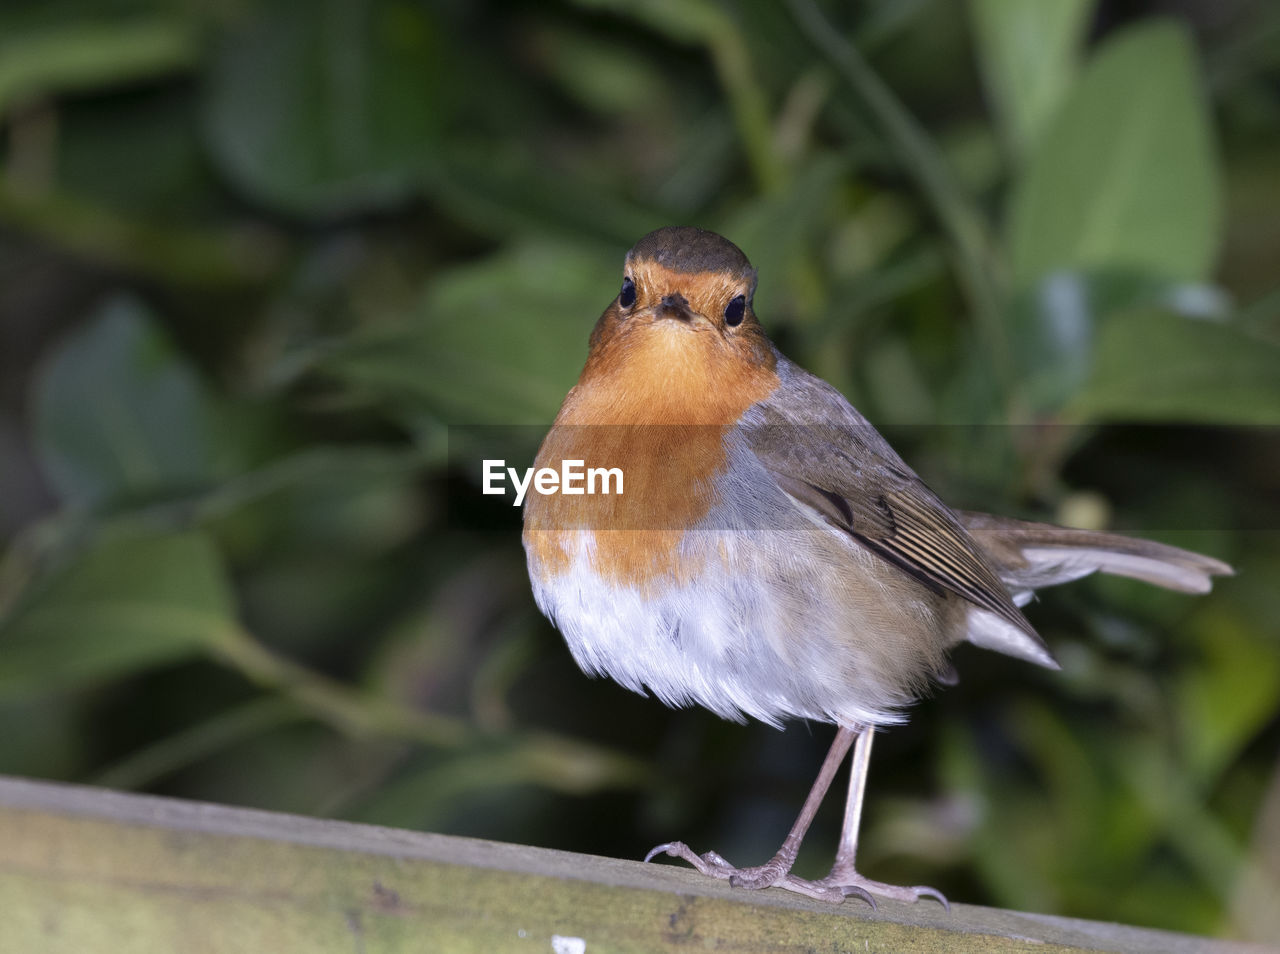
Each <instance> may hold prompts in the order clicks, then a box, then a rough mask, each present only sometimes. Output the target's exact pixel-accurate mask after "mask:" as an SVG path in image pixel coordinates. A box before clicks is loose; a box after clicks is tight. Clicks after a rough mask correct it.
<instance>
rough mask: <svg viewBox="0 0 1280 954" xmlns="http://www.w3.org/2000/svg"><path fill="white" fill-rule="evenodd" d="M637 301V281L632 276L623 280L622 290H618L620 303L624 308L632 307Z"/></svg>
mask: <svg viewBox="0 0 1280 954" xmlns="http://www.w3.org/2000/svg"><path fill="white" fill-rule="evenodd" d="M635 303H636V283H635V282H633V281H632V280H631V278H630V276H628V277H626V278H624V279H623V280H622V291H620V292H618V304H619V305H621V306H622V307H623V308H630V307H631V306H632V305H634V304H635Z"/></svg>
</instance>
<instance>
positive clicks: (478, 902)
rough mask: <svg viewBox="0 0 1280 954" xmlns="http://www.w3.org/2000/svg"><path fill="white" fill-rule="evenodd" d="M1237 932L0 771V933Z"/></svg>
mask: <svg viewBox="0 0 1280 954" xmlns="http://www.w3.org/2000/svg"><path fill="white" fill-rule="evenodd" d="M694 950H696V951H703V950H709V951H742V952H766V951H767V952H772V954H799V952H810V951H814V952H859V954H860V952H873V951H878V952H910V951H929V952H943V951H945V952H968V951H974V952H976V951H982V952H991V951H999V952H1003V951H1034V952H1036V954H1043V952H1058V951H1149V952H1153V954H1154V952H1159V954H1184V952H1213V954H1220V952H1243V951H1261V950H1263V948H1260V947H1256V946H1251V945H1244V944H1235V943H1231V942H1224V941H1215V940H1209V939H1205V938H1196V937H1190V936H1186V935H1178V934H1170V933H1166V932H1161V931H1151V930H1145V929H1139V928H1132V927H1124V926H1121V925H1115V924H1102V923H1096V922H1088V921H1078V920H1073V919H1070V918H1059V917H1048V916H1044V915H1035V914H1019V913H1016V912H1012V911H1000V910H994V909H990V908H979V907H972V906H969V905H963V904H957V905H953V907H952V910H951V912H950V913H949V914H948V913H947V912H945V911H944V910H943V909H942V908H941V907H940V906H938V905H936V904H932V903H921V904H917V905H912V906H908V905H901V904H895V903H892V902H882V903H881V905H880V908H879V910H878V911H874V912H873V911H871V910H870V909H869V908H868V907H867V906H866V905H864V904H859V903H856V902H849V903H847V904H844V905H841V906H839V907H834V908H833V907H830V906H826V905H821V904H818V903H816V902H809V901H807V900H805V899H802V898H798V897H795V896H793V895H789V894H786V893H785V892H781V891H773V890H771V891H765V892H752V893H748V892H743V891H736V890H733V889H731V888H729V887H728V886H727V885H725V884H723V883H720V882H715V881H711V880H708V879H706V878H703V877H701V876H699V875H697V874H695V873H693V872H691V871H688V870H684V869H681V868H676V867H671V866H664V865H645V864H639V863H637V862H634V861H618V860H615V859H611V858H597V857H592V856H588V855H575V854H569V853H567V852H561V851H549V850H546V849H542V848H528V847H524V846H521V845H508V844H499V843H495V842H487V841H477V840H474V839H469V838H454V837H448V836H444V835H431V834H422V833H419V832H410V831H397V830H393V829H387V828H377V827H373V826H368V825H355V824H350V823H346V822H337V821H325V820H321V819H314V818H302V817H297V816H292V815H281V814H273V813H269V812H261V811H251V810H246V809H240V808H229V807H226V806H221V805H207V804H202V803H197V802H185V801H178V800H174V799H166V798H155V797H151V796H142V795H130V794H122V793H119V792H112V791H107V790H102V789H91V788H81V787H76V786H69V785H57V784H48V783H43V782H32V781H25V780H21V779H12V778H3V777H0V952H3V954H44V952H68V954H70V952H75V954H105V952H112V954H115V952H129V954H134V952H137V954H151V952H169V951H173V952H181V954H185V952H194V954H205V952H209V954H221V952H236V954H241V952H263V954H292V952H302V951H305V952H308V954H324V952H330V951H333V952H337V951H341V952H343V954H352V952H358V954H374V952H385V951H396V952H399V951H404V952H409V951H413V952H431V954H434V952H445V954H452V952H461V954H465V952H476V954H481V952H483V954H497V952H508V951H510V952H521V954H543V952H555V954H577V952H584V954H601V952H654V951H694Z"/></svg>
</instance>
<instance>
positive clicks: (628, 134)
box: [0, 0, 1280, 940]
mask: <svg viewBox="0 0 1280 954" xmlns="http://www.w3.org/2000/svg"><path fill="white" fill-rule="evenodd" d="M1277 170H1280V9H1278V8H1277V7H1276V5H1275V4H1273V3H1267V2H1264V0H1257V2H1247V0H1227V2H1210V0H1199V2H1196V0H1186V2H1173V0H1168V2H1163V3H1162V2H1156V0H1145V2H1139V0H1124V2H1120V0H1107V2H1091V0H1055V2H1052V3H1050V2H1042V0H971V2H967V3H960V2H951V0H932V2H928V0H880V2H863V3H852V4H851V3H834V2H832V3H818V4H815V3H813V0H785V2H781V0H780V2H760V3H751V2H747V0H741V2H737V3H733V2H728V0H725V2H717V0H628V2H625V3H624V2H621V0H559V2H546V3H535V2H531V0H530V2H524V3H521V2H509V3H501V2H475V3H466V2H461V0H455V2H446V0H440V2H417V0H315V2H302V0H280V2H274V0H273V2H265V0H263V2H258V0H234V2H225V3H215V2H212V0H208V2H202V0H170V2H166V0H98V2H92V0H40V2H35V0H7V2H5V3H4V4H3V6H0V462H2V463H0V541H2V543H3V560H2V562H0V772H8V773H17V774H25V775H31V776H37V777H45V778H58V779H68V780H74V781H79V782H89V783H94V784H103V785H111V786H117V787H124V788H137V789H145V790H150V791H157V792H163V793H169V794H175V795H182V796H189V797H197V798H205V799H213V800H219V801H226V802H231V803H237V804H247V805H255V806H262V807H268V808H276V809H283V810H288V811H296V812H307V813H315V814H322V815H332V816H335V817H343V818H353V819H361V820H369V821H376V822H381V823H386V824H392V825H400V826H409V827H420V828H426V829H431V830H435V831H443V832H457V833H465V834H473V835H480V836H484V837H490V838H500V839H509V840H515V841H521V842H527V843H532V844H537V845H548V846H554V847H558V848H566V849H576V850H583V851H591V852H596V853H601V854H613V855H618V856H622V857H639V856H641V855H643V854H644V852H645V851H646V850H647V849H648V847H649V846H650V845H652V844H653V843H656V842H659V841H664V840H667V839H669V838H673V837H682V838H685V839H686V840H688V841H690V842H691V843H692V844H693V845H694V846H695V847H697V848H699V849H703V848H708V847H713V846H714V847H715V848H717V849H719V850H720V851H721V852H723V853H724V854H726V855H727V856H728V857H730V858H731V859H732V860H734V861H737V862H740V863H751V862H756V861H760V860H763V859H764V858H765V857H767V856H768V854H769V853H770V852H771V851H772V850H773V848H774V847H775V846H776V844H777V842H778V841H779V840H780V838H781V836H782V834H783V833H784V831H785V829H786V827H787V825H788V824H789V823H790V820H791V817H792V816H793V814H794V812H795V811H796V810H797V809H798V808H799V805H800V802H801V800H802V798H803V794H804V792H805V790H806V789H807V786H808V784H809V782H810V780H811V778H812V776H813V774H814V772H815V771H816V768H817V765H818V763H819V761H820V758H821V754H822V751H823V748H824V747H825V745H826V743H827V741H828V737H829V733H830V730H829V729H828V728H826V727H823V726H812V727H806V726H803V725H797V726H793V727H791V728H790V729H789V730H788V731H787V732H786V733H785V734H780V733H777V732H775V731H773V730H770V729H766V728H763V727H760V726H751V727H745V728H743V727H738V726H734V725H730V724H725V723H721V722H719V721H717V720H716V719H714V718H713V717H711V716H709V715H707V714H705V713H701V712H670V711H667V710H666V709H664V708H663V707H662V706H660V705H658V704H657V703H654V702H652V701H649V700H645V699H642V698H640V697H639V696H635V695H632V694H628V693H626V692H625V691H623V690H621V689H619V688H617V687H616V686H613V685H611V684H609V683H604V682H592V681H589V680H587V679H585V678H584V677H582V676H581V675H580V674H579V673H578V672H577V670H576V669H575V668H574V666H573V663H572V661H571V660H570V658H569V656H568V653H567V652H566V651H565V650H564V647H563V645H562V644H561V642H560V640H559V637H558V636H556V634H555V633H554V632H553V631H552V629H551V628H550V627H549V625H548V624H547V623H546V622H545V621H544V620H542V619H541V617H540V616H539V615H538V614H537V611H536V609H535V608H534V606H533V603H532V600H531V599H530V595H529V589H528V583H527V580H526V578H525V575H524V568H523V555H522V553H521V550H520V545H519V516H518V512H516V511H515V510H513V509H512V508H511V507H510V506H509V505H508V504H506V503H504V502H502V501H500V500H497V499H496V498H493V497H485V496H482V495H481V494H479V492H478V478H479V475H478V472H477V471H476V469H475V467H474V466H473V465H469V464H467V463H466V462H467V461H473V460H475V459H476V457H477V456H483V455H486V454H489V453H494V455H495V456H506V457H508V458H509V460H510V461H511V463H513V464H514V465H517V466H527V464H528V462H529V459H530V457H531V455H532V452H533V448H534V445H535V442H536V439H537V435H538V434H539V433H540V432H541V430H542V429H543V428H545V425H546V424H547V423H548V422H549V421H550V419H551V417H552V416H553V414H554V412H555V409H556V407H557V406H558V403H559V401H560V399H561V397H562V396H563V394H564V392H565V391H566V390H567V389H568V387H569V386H570V385H571V384H572V382H573V380H574V378H575V376H576V374H577V371H578V368H579V367H580V365H581V362H582V359H583V357H584V355H585V350H586V336H587V333H588V331H589V330H590V327H591V325H592V323H593V321H594V319H595V318H596V316H597V315H598V314H599V312H600V311H601V310H602V309H603V308H604V306H605V305H606V304H607V303H608V302H609V300H610V299H611V298H612V296H613V295H614V294H615V293H616V288H617V285H618V282H619V279H620V276H621V272H620V264H621V256H622V254H623V253H624V251H625V250H626V248H627V247H628V246H629V245H630V244H631V243H632V242H634V241H635V239H636V238H638V237H639V236H640V235H642V234H643V233H644V232H646V231H648V230H649V229H650V228H653V227H656V226H659V225H663V224H671V223H689V224H698V225H702V226H706V227H711V228H715V229H718V230H720V231H722V232H723V233H725V234H726V235H728V236H729V237H730V238H732V239H733V240H734V241H735V242H737V243H738V244H739V245H740V246H741V247H742V248H743V249H744V250H745V251H746V252H747V253H748V255H749V256H750V257H751V258H752V260H753V262H754V263H755V264H756V265H757V267H758V268H759V269H760V275H761V281H760V290H759V294H758V296H757V301H756V305H757V311H758V313H759V314H760V315H761V317H762V320H763V322H764V324H765V326H766V328H767V329H768V330H769V332H770V333H771V334H772V335H773V336H774V337H775V339H776V340H777V341H779V342H780V344H781V346H782V347H783V348H784V350H785V351H786V352H787V353H788V354H790V355H791V356H792V357H793V358H795V359H796V360H798V361H799V362H800V363H802V364H803V365H805V366H806V367H809V368H810V369H812V370H814V371H815V372H817V373H819V374H821V375H823V376H824V377H826V378H828V379H829V380H831V381H832V382H833V383H834V384H836V385H837V386H838V387H839V388H841V390H843V391H844V393H845V394H847V395H848V396H849V398H850V399H851V400H852V401H853V402H854V403H855V404H857V405H858V406H859V407H860V408H861V409H862V410H863V411H864V412H866V413H867V414H868V416H870V417H871V418H872V420H874V421H875V422H877V423H878V424H881V425H882V426H884V428H885V430H886V432H887V433H888V434H889V436H890V437H891V439H892V440H893V441H894V442H895V443H896V444H897V445H898V447H899V448H900V450H902V452H903V453H904V455H905V456H907V458H908V460H909V461H911V462H912V463H913V465H915V466H916V467H917V468H918V469H919V470H920V471H921V473H922V474H923V475H924V476H925V477H926V479H927V480H929V481H930V483H931V484H933V485H934V486H935V488H936V489H938V490H939V491H940V492H942V493H943V494H944V496H946V497H947V498H948V499H949V500H951V501H952V502H953V503H955V504H956V505H957V506H963V507H969V508H980V509H992V510H997V511H1001V512H1007V513H1013V514H1020V515H1024V516H1032V517H1039V518H1043V519H1056V520H1060V521H1064V522H1072V523H1080V524H1083V525H1087V526H1098V527H1102V526H1108V527H1113V528H1118V529H1121V530H1125V531H1132V532H1136V533H1142V534H1146V535H1149V536H1152V537H1156V538H1160V539H1165V540H1169V541H1171V542H1176V543H1181V544H1183V545H1186V546H1191V547H1195V548H1199V549H1202V550H1204V551H1205V552H1208V553H1212V554H1214V555H1216V556H1219V557H1222V558H1223V559H1226V560H1229V561H1231V562H1232V563H1233V564H1235V565H1236V566H1237V567H1238V568H1239V569H1240V571H1241V572H1240V574H1239V576H1237V577H1236V578H1233V579H1230V580H1227V581H1225V582H1222V583H1221V584H1220V585H1219V586H1218V587H1217V588H1216V589H1215V591H1214V593H1213V594H1212V595H1211V596H1209V597H1205V598H1193V597H1188V596H1184V595H1178V594H1170V593H1165V592H1158V591H1155V590H1152V589H1150V588H1147V587H1144V586H1142V585H1141V584H1138V583H1133V582H1129V581H1116V580H1087V581H1084V582H1082V583H1079V584H1076V585H1073V586H1071V587H1068V588H1065V589H1063V590H1061V591H1055V592H1051V593H1049V594H1046V595H1045V596H1044V598H1043V599H1042V600H1041V601H1040V603H1039V604H1038V605H1036V606H1033V607H1031V610H1030V613H1031V616H1032V619H1033V620H1034V621H1035V622H1036V624H1037V625H1038V627H1039V628H1040V630H1041V632H1042V633H1043V634H1044V636H1045V637H1046V639H1047V640H1048V642H1049V643H1050V645H1052V646H1053V648H1054V651H1055V652H1056V654H1057V655H1058V657H1059V659H1060V660H1061V661H1062V663H1063V671H1062V672H1061V673H1048V672H1043V671H1040V670H1034V669H1032V668H1031V667H1028V666H1025V665H1023V664H1020V663H1016V662H1013V661H1010V660H1006V659H1003V658H999V657H996V656H994V655H993V654H989V653H983V652H979V651H976V650H963V651H961V652H959V653H958V654H957V663H958V668H959V670H960V673H961V677H962V678H961V683H960V685H959V686H958V687H957V688H955V689H950V690H947V691H945V692H940V693H939V694H938V695H937V696H936V697H935V698H932V699H929V700H926V701H924V702H923V703H922V704H921V705H920V706H918V707H917V708H916V710H915V711H914V713H913V720H912V722H911V724H910V725H909V726H907V727H904V728H897V729H893V730H891V731H889V732H886V733H885V734H884V735H883V738H882V739H881V740H880V742H879V743H878V745H877V753H876V761H875V765H874V766H873V770H872V775H871V794H870V801H869V805H868V815H867V819H866V826H865V835H864V845H863V852H862V855H861V860H862V864H863V867H864V868H865V870H866V871H867V872H868V873H869V874H871V875H873V876H877V877H883V878H885V879H889V880H893V879H905V880H908V881H912V882H916V881H923V882H926V883H930V884H934V885H937V886H938V887H940V888H942V889H943V890H945V891H947V892H948V893H949V894H950V895H951V896H952V897H953V898H955V899H957V900H963V901H970V902H982V903H988V904H996V905H1002V906H1009V907H1016V908H1025V909H1030V910H1037V911H1050V912H1059V913H1064V914H1074V915H1083V916H1088V917H1096V918H1109V919H1116V920H1121V921H1128V922H1134V923H1139V924H1152V925H1162V926H1168V927H1174V928H1182V929H1189V930H1194V931H1202V932H1209V933H1221V934H1229V935H1246V936H1255V937H1270V938H1271V939H1273V940H1274V939H1276V938H1278V937H1280V925H1278V924H1277V912H1276V909H1275V904H1274V899H1275V897H1277V896H1278V895H1280V888H1278V887H1277V885H1278V884H1280V857H1278V856H1280V776H1278V775H1277V748H1278V743H1280V639H1278V637H1277V625H1276V620H1277V617H1278V616H1280V586H1277V579H1278V578H1280V476H1278V475H1280V437H1278V433H1280V432H1277V430H1276V425H1277V424H1280V273H1278V272H1277V268H1276V262H1277V249H1280V175H1278V174H1277ZM838 801H839V800H838V799H834V800H833V805H832V806H829V810H828V811H826V812H824V813H823V814H822V815H821V816H820V818H819V823H818V826H817V827H816V829H815V831H814V833H813V835H812V837H811V843H810V845H809V846H808V849H807V850H806V852H805V853H804V854H803V855H802V858H801V869H802V870H803V871H804V872H807V873H812V874H818V873H821V872H822V871H824V870H825V865H826V863H827V862H828V861H829V854H830V851H831V850H832V849H833V847H834V840H835V829H836V825H837V824H838ZM1268 869H1269V872H1270V873H1269V874H1266V873H1265V872H1266V871H1267V870H1268ZM1259 872H1263V873H1259ZM1268 879H1270V880H1268Z"/></svg>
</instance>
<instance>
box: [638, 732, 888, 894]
mask: <svg viewBox="0 0 1280 954" xmlns="http://www.w3.org/2000/svg"><path fill="white" fill-rule="evenodd" d="M864 734H865V733H864ZM854 735H855V733H854V731H853V730H852V729H846V728H844V727H843V726H841V727H840V728H839V729H837V730H836V737H835V740H834V741H833V742H832V743H831V749H830V751H828V752H827V757H826V759H824V760H823V762H822V768H821V769H820V770H819V772H818V778H817V780H816V781H815V782H814V783H813V788H811V789H810V790H809V796H808V797H807V798H806V799H805V801H804V807H803V808H802V809H800V816H799V817H798V818H797V819H796V821H795V824H794V825H792V826H791V831H790V832H789V833H788V834H787V838H786V841H784V842H783V843H782V847H781V848H779V849H778V853H777V854H776V855H774V856H773V857H772V858H770V859H769V860H768V861H766V862H765V863H764V864H762V865H759V866H757V867H754V868H736V867H734V866H733V865H731V864H729V862H727V861H726V860H725V859H724V858H723V857H721V856H720V855H719V854H717V853H716V852H714V851H708V852H707V853H706V854H702V855H699V854H697V853H695V852H694V851H693V849H691V848H690V847H689V846H688V845H686V844H685V843H684V842H682V841H673V842H668V843H666V844H663V845H658V846H657V847H656V848H654V849H653V850H652V851H650V852H649V854H647V855H645V859H644V860H645V861H649V860H651V859H652V858H653V857H654V856H655V855H659V854H663V853H666V854H668V855H671V856H672V857H674V858H683V859H684V860H685V861H687V862H689V864H691V865H693V866H694V867H695V868H697V869H698V870H699V871H701V872H702V873H703V874H704V875H710V876H711V877H713V878H722V879H727V880H728V881H729V883H730V884H732V885H734V886H735V887H742V888H753V889H754V888H770V887H779V888H786V889H787V890H788V891H795V892H798V893H799V894H805V895H808V896H809V897H811V898H818V899H819V900H822V901H833V902H840V901H843V900H844V898H845V895H846V894H848V893H853V894H857V893H859V892H858V891H857V890H856V889H854V890H853V891H852V892H848V891H845V890H844V889H843V886H841V885H835V884H827V883H825V882H816V881H806V880H804V879H803V878H797V877H795V876H794V875H793V874H791V866H792V865H794V864H795V862H796V855H797V854H798V853H799V851H800V842H801V841H803V840H804V836H805V832H807V831H808V830H809V825H810V824H812V823H813V816H814V815H816V814H817V813H818V806H819V805H821V804H822V798H823V796H824V795H826V794H827V789H828V788H830V787H831V781H832V779H834V778H835V775H836V772H838V771H839V770H840V763H841V762H843V761H844V757H845V755H846V754H847V753H848V751H849V746H850V745H851V744H852V743H853V739H854ZM873 903H874V902H873Z"/></svg>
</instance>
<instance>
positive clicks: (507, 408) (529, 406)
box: [325, 243, 622, 424]
mask: <svg viewBox="0 0 1280 954" xmlns="http://www.w3.org/2000/svg"><path fill="white" fill-rule="evenodd" d="M621 280H622V251H621V250H620V249H618V250H611V251H606V252H601V251H599V250H597V249H587V248H584V247H582V246H575V245H568V244H553V243H538V244H529V245H522V246H517V247H515V248H513V249H510V250H507V251H505V252H501V253H499V254H497V255H494V256H492V257H491V258H489V259H487V260H485V261H482V262H480V263H479V264H476V265H468V266H463V267H460V268H456V269H454V270H452V271H450V272H448V273H446V274H445V275H443V276H442V277H441V278H439V279H437V280H436V281H435V282H434V283H433V284H431V285H430V286H429V287H428V288H427V290H426V293H425V294H424V296H423V300H422V305H421V307H420V308H419V309H418V311H417V312H416V313H415V314H414V315H413V316H412V317H411V319H410V320H409V321H408V322H406V324H405V325H403V326H402V327H400V328H397V329H394V330H393V331H391V332H390V333H386V332H382V333H377V334H374V335H367V336H362V337H360V338H357V339H356V340H355V341H353V342H351V343H350V344H349V345H348V346H346V347H345V348H343V349H342V350H341V351H340V352H339V353H338V354H336V355H334V356H333V357H331V358H329V359H327V360H326V361H325V367H327V368H328V369H329V370H330V371H332V372H335V373H337V374H338V375H339V376H340V377H342V378H344V379H345V380H347V381H348V382H349V383H350V384H352V385H355V386H357V387H359V388H362V389H364V390H367V391H371V392H373V393H374V394H375V395H379V396H382V397H389V398H391V399H393V400H397V401H407V402H409V403H410V404H411V405H414V406H417V407H426V408H428V409H430V410H431V411H433V412H434V413H435V414H437V415H439V416H440V417H442V418H444V419H445V420H447V421H449V422H450V423H467V424H547V423H550V421H551V420H552V418H553V417H554V416H555V413H556V410H557V409H558V408H559V406H560V402H561V401H563V400H564V396H565V394H566V393H567V392H568V390H569V388H570V387H572V386H573V383H574V381H575V380H577V377H578V372H579V371H580V370H581V369H582V363H583V361H584V360H586V354H587V337H588V335H589V334H590V333H591V328H592V327H593V325H594V323H595V320H596V318H597V317H598V316H599V314H600V312H601V311H603V310H604V307H605V306H606V305H607V304H608V303H609V300H610V299H611V298H612V297H613V296H614V295H615V294H616V293H617V285H618V283H619V282H621Z"/></svg>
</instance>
